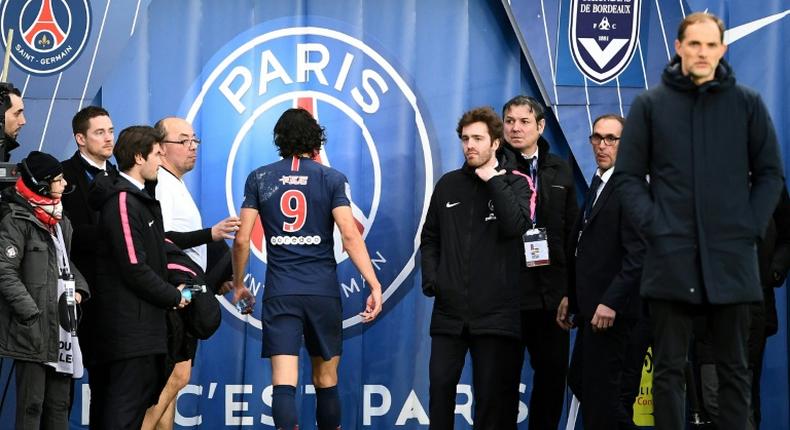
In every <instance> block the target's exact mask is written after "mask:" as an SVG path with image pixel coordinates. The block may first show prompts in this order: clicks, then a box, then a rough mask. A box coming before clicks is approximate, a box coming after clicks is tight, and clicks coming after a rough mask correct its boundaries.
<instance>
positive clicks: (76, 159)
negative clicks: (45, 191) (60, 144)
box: [60, 151, 118, 286]
mask: <svg viewBox="0 0 790 430" xmlns="http://www.w3.org/2000/svg"><path fill="white" fill-rule="evenodd" d="M83 163H84V162H83V160H82V156H80V153H79V151H77V152H75V153H74V155H73V156H72V157H71V158H69V159H68V160H64V161H62V162H61V163H60V164H61V166H63V177H64V178H65V179H66V182H68V184H69V185H68V186H69V187H74V191H72V192H70V193H68V194H64V195H63V197H62V199H61V201H62V202H63V210H64V211H65V212H66V215H67V216H68V217H69V220H71V224H72V226H73V227H74V236H73V238H72V240H71V259H72V261H73V262H74V264H75V265H76V266H77V269H79V271H80V273H82V275H83V276H84V277H85V280H86V281H87V282H88V285H90V286H93V284H94V283H95V282H96V268H95V265H96V249H97V247H98V243H99V242H100V241H102V240H103V237H102V233H101V228H100V227H99V225H98V224H99V212H97V211H94V210H93V209H91V207H90V206H89V205H88V190H89V188H90V184H91V182H92V180H91V176H89V175H88V174H87V173H86V171H85V165H84V164H83ZM107 166H108V172H109V173H108V174H110V175H113V176H115V175H117V174H118V173H117V170H116V169H115V166H113V165H111V164H110V163H109V161H108V162H107Z"/></svg>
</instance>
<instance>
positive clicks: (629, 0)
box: [568, 0, 642, 84]
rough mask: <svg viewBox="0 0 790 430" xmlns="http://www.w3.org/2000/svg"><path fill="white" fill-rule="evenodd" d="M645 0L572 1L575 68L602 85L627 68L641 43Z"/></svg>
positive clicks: (569, 34) (572, 41)
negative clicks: (641, 24)
mask: <svg viewBox="0 0 790 430" xmlns="http://www.w3.org/2000/svg"><path fill="white" fill-rule="evenodd" d="M641 7H642V0H618V1H610V0H572V1H571V8H570V25H569V26H568V41H569V42H570V47H571V54H572V56H573V61H574V62H575V63H576V67H578V68H579V71H581V72H582V74H584V75H585V76H587V77H588V78H590V79H591V80H592V81H594V82H597V83H599V84H604V83H606V82H609V81H611V80H612V79H614V78H616V77H617V76H618V75H619V74H620V73H622V72H623V70H625V69H626V67H628V64H629V63H630V62H631V59H632V58H633V56H634V52H635V51H636V47H637V44H638V43H639V24H640V11H641Z"/></svg>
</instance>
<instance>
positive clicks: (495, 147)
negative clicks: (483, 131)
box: [491, 137, 500, 151]
mask: <svg viewBox="0 0 790 430" xmlns="http://www.w3.org/2000/svg"><path fill="white" fill-rule="evenodd" d="M499 143H500V142H499V138H498V137H497V138H496V139H494V141H493V142H491V147H492V148H494V151H496V150H497V149H499Z"/></svg>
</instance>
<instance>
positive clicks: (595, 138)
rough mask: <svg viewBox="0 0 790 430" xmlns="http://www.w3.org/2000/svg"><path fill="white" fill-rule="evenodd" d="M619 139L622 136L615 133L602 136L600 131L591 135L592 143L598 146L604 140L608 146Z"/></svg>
mask: <svg viewBox="0 0 790 430" xmlns="http://www.w3.org/2000/svg"><path fill="white" fill-rule="evenodd" d="M618 140H620V136H615V135H613V134H607V135H606V136H601V135H600V134H598V133H594V134H591V135H590V143H591V144H593V145H596V146H597V145H600V144H601V142H603V143H604V145H606V146H613V145H614V144H615V143H617V141H618Z"/></svg>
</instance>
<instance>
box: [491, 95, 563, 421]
mask: <svg viewBox="0 0 790 430" xmlns="http://www.w3.org/2000/svg"><path fill="white" fill-rule="evenodd" d="M502 116H503V117H504V123H505V125H504V131H505V132H504V136H505V141H506V144H505V145H503V150H504V151H509V152H511V153H512V155H513V157H512V158H515V159H516V162H515V165H514V166H507V168H508V170H511V167H512V168H513V169H514V170H516V171H517V174H518V175H520V176H522V177H523V178H524V180H525V181H527V182H528V183H529V187H530V189H531V190H533V191H532V194H533V195H534V196H536V197H537V198H536V201H535V202H534V203H535V204H534V205H533V206H532V208H531V210H530V218H531V219H530V222H529V227H528V228H530V229H531V230H539V231H540V232H539V233H537V234H536V236H537V237H541V235H542V237H544V238H545V239H543V240H545V245H547V246H548V258H547V259H545V258H541V259H539V260H538V261H529V262H528V261H526V256H525V254H523V253H521V259H522V264H521V268H520V269H519V274H518V276H519V289H520V293H521V294H520V296H521V297H520V300H519V301H520V303H519V305H520V309H521V341H522V348H520V351H519V353H518V354H517V355H516V356H514V357H513V359H514V361H513V362H512V364H513V367H514V368H513V371H512V375H513V384H514V386H515V387H516V388H518V386H519V384H520V382H521V367H522V363H523V361H524V347H526V349H527V351H529V357H530V358H529V363H530V365H531V366H532V369H533V370H534V371H535V373H534V376H533V379H532V381H533V382H532V396H531V399H530V402H529V415H528V416H529V418H528V419H529V428H530V430H543V429H546V430H556V429H557V426H558V425H559V421H560V416H561V415H562V404H563V402H564V400H565V375H566V373H567V368H568V364H567V363H568V351H569V350H570V338H569V336H568V333H567V332H566V331H563V330H562V329H560V328H559V327H557V324H556V323H555V318H556V313H557V306H559V303H560V300H561V299H562V297H563V296H565V295H566V292H565V290H566V286H567V283H568V273H567V270H568V268H567V265H566V261H565V260H566V255H567V254H568V250H567V246H568V239H569V238H570V234H571V228H572V227H573V222H574V220H576V215H577V213H578V206H577V204H576V190H575V187H574V180H573V172H572V170H571V167H570V165H569V164H568V162H567V161H565V160H563V159H562V158H561V157H559V156H557V155H556V154H551V153H549V142H548V141H547V140H546V139H545V138H543V136H542V133H543V130H544V128H545V127H546V119H545V110H544V108H543V105H541V103H540V102H538V101H537V100H535V99H534V98H532V97H527V96H516V97H514V98H513V99H511V100H510V101H508V102H507V103H505V106H504V107H503V108H502ZM536 236H532V237H536ZM530 246H531V245H530ZM540 246H542V245H540ZM514 392H515V393H516V395H518V391H514ZM508 403H509V404H510V405H511V406H512V407H513V408H514V418H515V416H516V410H517V409H516V408H518V404H519V402H518V399H516V398H514V399H512V401H511V400H508Z"/></svg>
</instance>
